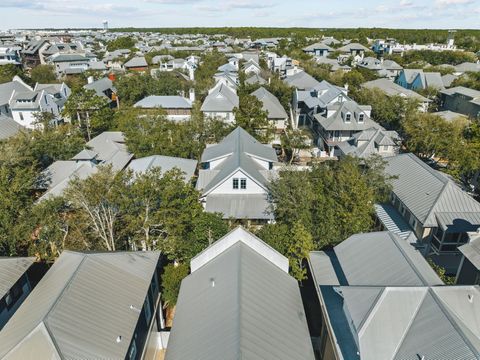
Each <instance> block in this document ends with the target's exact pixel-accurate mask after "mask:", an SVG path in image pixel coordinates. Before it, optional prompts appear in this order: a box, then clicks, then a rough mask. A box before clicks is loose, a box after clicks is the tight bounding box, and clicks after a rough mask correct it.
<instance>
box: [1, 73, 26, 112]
mask: <svg viewBox="0 0 480 360" xmlns="http://www.w3.org/2000/svg"><path fill="white" fill-rule="evenodd" d="M32 90H33V89H32V87H30V86H29V85H27V84H26V83H25V82H24V81H23V80H22V79H21V78H20V77H18V76H14V77H13V80H12V81H10V82H6V83H4V84H0V115H5V116H8V117H10V118H11V117H12V110H11V109H10V99H11V98H12V95H13V94H14V93H19V92H25V91H32Z"/></svg>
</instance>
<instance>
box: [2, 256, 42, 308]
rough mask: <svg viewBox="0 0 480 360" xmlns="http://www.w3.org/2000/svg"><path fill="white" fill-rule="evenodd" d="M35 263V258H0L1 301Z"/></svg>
mask: <svg viewBox="0 0 480 360" xmlns="http://www.w3.org/2000/svg"><path fill="white" fill-rule="evenodd" d="M34 262H35V258H34V257H0V299H2V298H3V297H4V296H5V295H6V293H7V292H8V291H9V290H10V289H11V288H12V286H13V285H15V283H16V282H17V281H18V279H20V277H21V276H22V275H23V274H24V273H25V272H26V271H27V270H28V268H29V267H30V266H31V265H32V264H33V263H34Z"/></svg>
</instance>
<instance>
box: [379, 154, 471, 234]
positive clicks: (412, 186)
mask: <svg viewBox="0 0 480 360" xmlns="http://www.w3.org/2000/svg"><path fill="white" fill-rule="evenodd" d="M385 160H386V162H387V165H386V168H385V172H386V173H387V174H389V175H394V176H398V178H397V179H393V180H392V185H393V192H394V193H395V195H396V196H397V197H398V198H399V199H400V200H401V201H402V203H403V204H404V205H405V206H406V207H407V208H408V209H409V210H410V211H411V212H412V213H413V215H414V216H415V217H416V218H417V219H418V221H419V222H420V223H422V224H423V226H424V227H436V226H438V221H437V217H436V215H437V214H438V213H457V215H458V218H457V219H458V220H462V218H463V217H462V215H461V213H478V212H480V203H478V202H477V201H475V200H474V199H473V198H472V197H471V196H470V195H468V194H467V193H466V192H464V191H463V190H461V189H460V188H459V187H458V186H457V185H456V184H455V183H454V182H453V181H452V180H450V179H449V178H447V177H446V176H445V175H444V174H442V173H440V172H438V171H436V170H434V169H432V168H431V167H429V166H428V165H426V164H425V163H424V162H422V161H421V160H420V159H419V158H417V157H416V156H415V155H413V154H401V155H398V156H394V157H389V158H386V159H385Z"/></svg>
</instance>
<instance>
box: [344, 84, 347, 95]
mask: <svg viewBox="0 0 480 360" xmlns="http://www.w3.org/2000/svg"><path fill="white" fill-rule="evenodd" d="M344 88H345V90H346V92H347V94H348V84H345V85H344Z"/></svg>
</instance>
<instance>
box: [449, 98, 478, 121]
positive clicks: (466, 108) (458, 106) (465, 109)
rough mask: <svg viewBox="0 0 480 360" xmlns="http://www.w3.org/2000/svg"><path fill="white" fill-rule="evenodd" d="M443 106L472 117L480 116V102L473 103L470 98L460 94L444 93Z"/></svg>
mask: <svg viewBox="0 0 480 360" xmlns="http://www.w3.org/2000/svg"><path fill="white" fill-rule="evenodd" d="M441 97H442V108H443V109H444V110H450V111H454V112H458V113H460V114H464V115H467V116H470V117H472V118H478V117H480V104H479V105H477V104H473V103H471V102H470V100H471V99H470V98H468V97H466V96H463V95H460V94H454V95H445V94H442V95H441Z"/></svg>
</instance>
